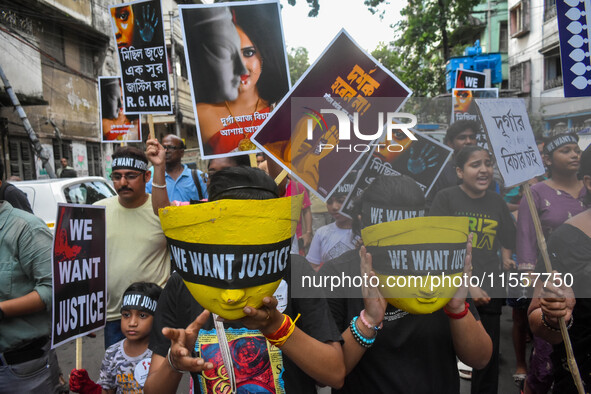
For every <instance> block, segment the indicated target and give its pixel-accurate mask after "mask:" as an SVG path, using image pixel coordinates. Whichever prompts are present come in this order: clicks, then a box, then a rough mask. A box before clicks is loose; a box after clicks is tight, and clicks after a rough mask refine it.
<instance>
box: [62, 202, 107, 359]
mask: <svg viewBox="0 0 591 394" xmlns="http://www.w3.org/2000/svg"><path fill="white" fill-rule="evenodd" d="M106 239H107V238H106V228H105V207H98V206H93V205H76V204H58V211H57V219H56V226H55V238H54V241H53V254H52V275H53V298H52V299H53V301H52V310H51V312H52V335H51V347H52V348H54V347H57V346H59V345H61V344H63V343H64V342H67V341H69V340H70V339H73V338H77V337H81V336H83V335H86V334H88V333H89V332H92V331H95V330H97V329H99V328H101V327H104V326H105V323H106V319H107V313H106V305H107V291H106V288H107V275H106Z"/></svg>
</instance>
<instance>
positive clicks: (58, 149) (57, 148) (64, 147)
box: [53, 140, 72, 171]
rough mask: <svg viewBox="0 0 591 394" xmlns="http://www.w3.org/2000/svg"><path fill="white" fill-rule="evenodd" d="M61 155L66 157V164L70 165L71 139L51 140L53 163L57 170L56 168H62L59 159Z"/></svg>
mask: <svg viewBox="0 0 591 394" xmlns="http://www.w3.org/2000/svg"><path fill="white" fill-rule="evenodd" d="M62 157H65V158H66V159H68V165H69V166H70V167H71V166H72V141H65V140H61V142H60V141H59V140H53V162H54V163H53V164H54V166H55V167H54V168H55V170H56V171H57V169H58V168H62V163H61V162H60V160H61V159H62Z"/></svg>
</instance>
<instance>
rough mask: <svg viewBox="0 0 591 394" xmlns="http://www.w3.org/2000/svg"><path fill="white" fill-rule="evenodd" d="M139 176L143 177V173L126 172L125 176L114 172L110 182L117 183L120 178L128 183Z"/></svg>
mask: <svg viewBox="0 0 591 394" xmlns="http://www.w3.org/2000/svg"><path fill="white" fill-rule="evenodd" d="M140 175H143V172H128V173H127V174H120V173H118V172H114V173H112V174H111V180H112V181H113V182H119V181H120V180H121V178H125V179H126V180H128V181H134V180H136V179H137V178H138V177H139V176H140Z"/></svg>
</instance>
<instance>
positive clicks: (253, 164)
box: [248, 153, 258, 168]
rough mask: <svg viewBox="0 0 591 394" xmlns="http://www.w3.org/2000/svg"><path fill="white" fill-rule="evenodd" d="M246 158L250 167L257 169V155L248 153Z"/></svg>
mask: <svg viewBox="0 0 591 394" xmlns="http://www.w3.org/2000/svg"><path fill="white" fill-rule="evenodd" d="M248 158H249V159H250V166H251V167H252V168H258V166H257V154H256V153H249V154H248Z"/></svg>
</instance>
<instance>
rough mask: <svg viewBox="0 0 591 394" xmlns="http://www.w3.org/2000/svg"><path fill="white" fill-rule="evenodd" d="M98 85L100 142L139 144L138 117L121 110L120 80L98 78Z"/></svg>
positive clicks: (139, 128)
mask: <svg viewBox="0 0 591 394" xmlns="http://www.w3.org/2000/svg"><path fill="white" fill-rule="evenodd" d="M98 85H99V89H98V93H99V121H100V123H99V124H100V125H101V127H100V130H101V142H118V141H128V142H141V140H142V138H141V129H142V128H141V122H140V116H139V115H128V114H126V113H125V112H124V109H123V96H122V88H121V78H120V77H99V83H98Z"/></svg>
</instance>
